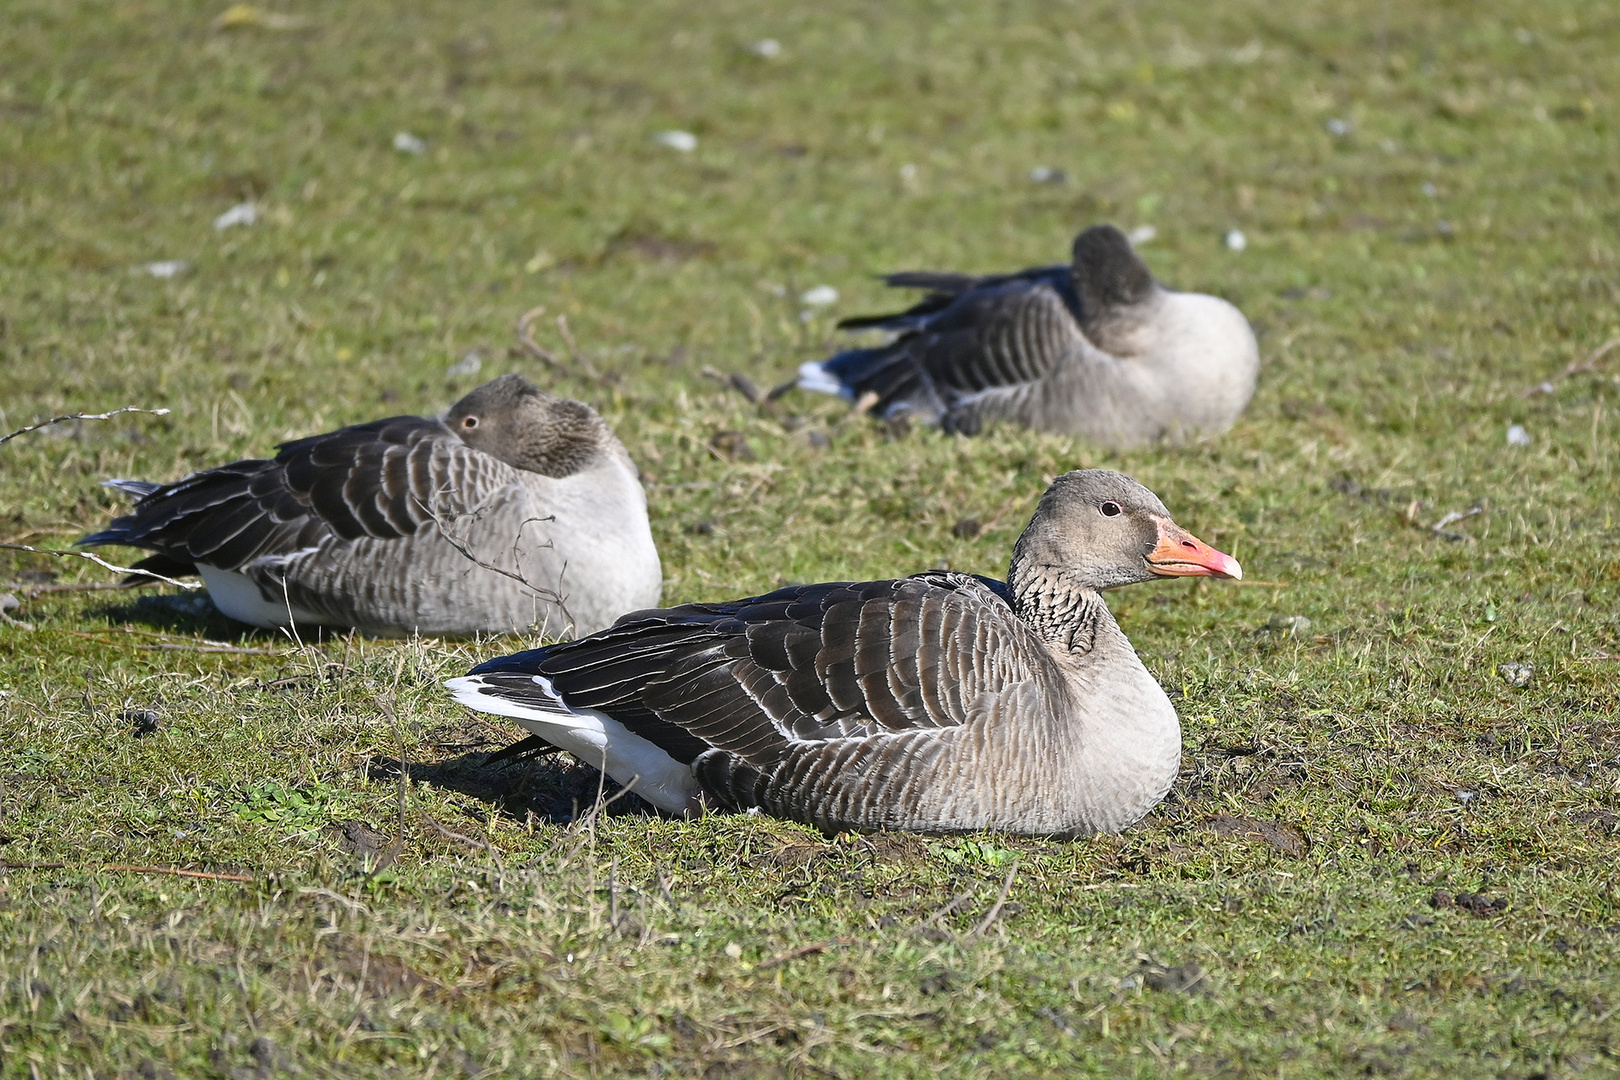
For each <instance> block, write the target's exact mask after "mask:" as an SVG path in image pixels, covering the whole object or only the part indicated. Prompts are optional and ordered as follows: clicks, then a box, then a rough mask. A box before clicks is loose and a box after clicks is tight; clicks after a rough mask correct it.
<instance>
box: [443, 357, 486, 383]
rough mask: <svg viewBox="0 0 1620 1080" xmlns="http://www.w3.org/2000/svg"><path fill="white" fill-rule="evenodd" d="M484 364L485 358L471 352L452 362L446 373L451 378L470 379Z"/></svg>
mask: <svg viewBox="0 0 1620 1080" xmlns="http://www.w3.org/2000/svg"><path fill="white" fill-rule="evenodd" d="M483 366H484V358H483V357H481V356H479V355H478V354H477V353H475V352H470V353H468V354H467V355H466V356H463V357H462V358H461V359H460V360H457V361H456V362H455V363H453V364H451V365H450V367H449V368H448V369H446V371H445V373H444V374H445V376H446V377H447V378H451V379H469V378H471V377H472V376H474V375H476V374H478V369H479V368H481V367H483Z"/></svg>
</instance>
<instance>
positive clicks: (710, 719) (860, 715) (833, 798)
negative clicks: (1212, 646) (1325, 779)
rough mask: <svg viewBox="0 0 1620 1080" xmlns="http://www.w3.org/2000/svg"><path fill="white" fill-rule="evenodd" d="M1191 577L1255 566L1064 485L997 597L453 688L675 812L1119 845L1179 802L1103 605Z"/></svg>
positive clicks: (807, 612) (803, 607)
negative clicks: (1105, 594) (1106, 593)
mask: <svg viewBox="0 0 1620 1080" xmlns="http://www.w3.org/2000/svg"><path fill="white" fill-rule="evenodd" d="M1184 575H1208V576H1213V577H1229V578H1236V577H1241V576H1242V570H1241V569H1240V568H1239V566H1238V564H1237V561H1236V560H1235V559H1232V558H1231V557H1230V556H1227V555H1223V554H1221V553H1220V552H1218V551H1215V550H1214V549H1212V548H1210V547H1209V546H1208V545H1206V544H1204V543H1202V542H1201V541H1199V540H1197V539H1195V538H1194V537H1193V536H1192V535H1190V534H1189V533H1187V532H1186V531H1185V530H1183V529H1182V528H1180V527H1179V526H1177V525H1176V524H1175V522H1173V521H1172V520H1171V519H1170V513H1169V511H1167V510H1166V509H1165V508H1164V504H1163V503H1161V502H1160V501H1159V500H1158V499H1157V498H1156V497H1155V496H1154V495H1153V493H1152V492H1150V491H1148V490H1147V489H1146V488H1144V487H1142V485H1140V484H1138V483H1136V482H1135V481H1134V480H1131V479H1130V478H1129V477H1126V476H1122V475H1121V474H1119V473H1116V472H1109V471H1106V470H1101V469H1093V470H1086V471H1083V472H1071V473H1068V474H1066V475H1064V476H1060V477H1058V479H1057V480H1056V481H1055V482H1054V483H1053V484H1052V486H1051V487H1050V488H1049V489H1048V490H1047V492H1046V494H1045V495H1044V496H1042V498H1041V501H1040V505H1039V507H1038V508H1037V509H1036V511H1035V517H1034V519H1033V520H1032V521H1031V522H1030V523H1029V527H1028V528H1027V529H1025V530H1024V534H1023V535H1022V536H1021V537H1019V539H1018V543H1017V545H1016V546H1015V547H1014V548H1013V556H1012V566H1011V569H1010V571H1009V574H1008V581H1007V583H1006V584H1003V583H1001V582H999V581H995V580H993V579H990V578H982V577H977V576H974V575H970V574H958V573H949V572H942V571H930V572H927V573H922V574H917V575H915V576H913V577H908V578H901V579H899V580H897V581H870V582H863V583H857V584H851V583H847V582H840V583H835V584H827V585H800V586H794V587H791V588H786V589H780V590H778V591H776V592H773V593H769V594H767V595H765V596H758V597H752V598H749V599H746V600H735V601H731V602H729V603H721V604H686V605H683V606H681V607H676V608H670V609H668V610H662V611H638V612H634V613H632V614H629V615H626V616H625V617H624V618H622V619H620V620H619V621H618V622H617V623H615V624H614V625H613V627H612V628H611V629H609V630H604V631H602V632H601V633H599V634H593V635H592V636H590V637H587V638H583V639H581V640H578V641H573V642H569V643H567V644H563V645H553V646H550V647H548V648H543V649H535V650H532V651H530V652H523V653H518V654H516V655H514V656H507V657H503V658H501V659H498V660H491V661H489V662H488V663H486V664H482V665H480V666H479V667H476V668H474V669H473V671H472V672H471V674H469V675H466V676H465V677H463V678H459V679H452V680H450V682H449V683H448V685H449V687H450V689H451V691H452V692H453V693H454V694H455V696H456V698H457V699H458V700H459V701H461V702H462V703H463V704H465V705H468V706H470V707H471V708H474V709H478V710H481V711H483V712H489V713H495V714H497V715H500V716H508V717H511V718H513V719H515V720H516V721H517V722H518V723H520V724H522V725H523V726H524V727H526V728H528V729H529V730H530V731H532V732H534V733H535V735H537V736H539V738H540V739H543V740H545V741H546V742H549V743H551V744H554V745H555V746H558V747H561V748H563V749H565V750H568V751H569V752H571V753H573V754H574V755H576V756H577V757H579V758H581V759H582V760H584V761H585V762H587V763H588V764H591V765H594V766H596V767H598V768H601V769H603V770H604V771H605V772H606V773H607V774H608V775H610V776H611V777H613V779H614V780H616V781H618V782H619V783H620V784H624V785H627V786H630V787H631V789H632V790H634V791H635V792H636V793H637V794H639V795H640V796H641V797H642V798H644V799H646V800H648V801H649V802H651V803H653V804H654V805H655V806H657V807H658V808H660V809H662V810H665V811H668V812H671V813H676V814H691V813H696V812H699V811H701V810H702V809H703V808H705V807H718V808H725V809H731V810H749V809H754V808H758V809H759V810H761V811H764V812H765V813H769V814H772V815H775V816H777V817H782V818H789V819H791V820H794V821H802V822H806V823H808V824H812V825H816V826H818V827H820V828H822V829H824V830H827V831H836V830H841V829H912V830H921V831H927V832H956V831H965V830H973V829H997V830H1002V831H1005V832H1013V833H1024V834H1032V835H1077V834H1085V833H1092V832H1118V831H1119V830H1121V829H1124V828H1126V827H1127V826H1129V825H1131V824H1132V823H1134V822H1136V821H1138V820H1140V819H1141V818H1142V816H1143V815H1144V814H1146V813H1147V812H1148V811H1149V810H1151V809H1152V808H1153V807H1154V806H1156V805H1157V804H1158V802H1159V801H1160V800H1161V799H1162V798H1164V795H1165V793H1166V792H1167V791H1168V790H1169V788H1170V784H1171V782H1172V781H1173V780H1174V779H1175V777H1176V773H1177V771H1178V769H1179V768H1180V762H1181V728H1180V725H1179V723H1178V722H1177V719H1176V712H1175V710H1174V709H1173V708H1172V707H1171V705H1170V700H1169V699H1168V698H1167V697H1165V694H1164V691H1163V690H1162V689H1160V687H1159V684H1158V683H1157V682H1155V681H1154V679H1153V676H1152V675H1150V674H1148V671H1147V669H1146V668H1144V667H1143V666H1142V663H1141V661H1140V660H1138V659H1137V657H1136V653H1135V651H1134V650H1132V648H1131V643H1130V642H1129V641H1127V640H1126V638H1125V635H1124V633H1122V632H1121V631H1120V629H1119V626H1118V625H1117V624H1116V623H1115V622H1114V620H1113V617H1112V616H1111V615H1110V614H1109V613H1108V607H1107V605H1106V604H1105V603H1104V602H1103V598H1102V595H1101V593H1102V591H1103V590H1105V589H1112V588H1115V587H1117V586H1120V585H1128V584H1131V583H1132V582H1137V581H1149V580H1151V579H1153V578H1155V577H1161V576H1168V577H1177V576H1184ZM519 745H521V744H519Z"/></svg>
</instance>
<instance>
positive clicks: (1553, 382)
mask: <svg viewBox="0 0 1620 1080" xmlns="http://www.w3.org/2000/svg"><path fill="white" fill-rule="evenodd" d="M1617 348H1620V337H1617V338H1610V339H1609V340H1608V341H1605V342H1604V343H1603V344H1602V345H1599V346H1598V347H1597V348H1596V349H1594V350H1592V351H1591V352H1590V353H1588V354H1587V356H1586V359H1584V360H1571V361H1570V362H1569V364H1568V365H1567V366H1566V367H1565V368H1564V370H1563V371H1560V372H1559V373H1558V374H1557V375H1554V376H1553V377H1552V378H1550V379H1548V380H1546V381H1545V382H1539V383H1537V384H1536V385H1534V386H1532V387H1531V388H1530V389H1528V390H1525V391H1522V392H1521V393H1520V394H1519V396H1520V397H1522V398H1527V397H1535V396H1536V395H1537V394H1550V393H1552V392H1553V390H1554V389H1555V388H1556V387H1557V385H1558V384H1559V383H1561V382H1563V381H1564V380H1565V379H1567V378H1569V377H1570V376H1571V375H1579V374H1582V373H1583V372H1587V371H1596V370H1597V365H1598V361H1599V360H1602V359H1603V358H1604V357H1605V356H1607V355H1608V354H1609V353H1611V352H1613V351H1614V350H1615V349H1617Z"/></svg>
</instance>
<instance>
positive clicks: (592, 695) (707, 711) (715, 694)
mask: <svg viewBox="0 0 1620 1080" xmlns="http://www.w3.org/2000/svg"><path fill="white" fill-rule="evenodd" d="M1028 634H1029V631H1028V630H1027V628H1025V627H1024V626H1023V624H1022V623H1021V622H1020V621H1019V620H1018V619H1017V618H1016V616H1014V615H1013V613H1012V609H1011V608H1010V607H1009V606H1008V605H1007V602H1006V601H1005V600H1004V599H1003V598H1002V597H1001V596H999V595H997V594H996V593H995V592H993V591H992V590H991V589H989V588H987V587H985V586H984V585H983V584H981V583H979V582H978V581H977V580H976V579H974V578H971V577H967V576H965V575H929V576H927V577H917V578H904V579H900V580H897V581H878V582H866V583H860V584H846V583H835V584H828V585H814V586H799V587H795V588H792V589H785V590H781V591H778V592H776V593H771V594H768V595H766V596H761V597H755V598H751V599H748V600H741V601H736V602H734V603H730V604H723V605H689V606H687V607H682V608H673V609H670V610H668V611H660V612H647V613H640V614H638V616H636V617H635V618H633V619H623V620H620V622H619V623H617V624H615V626H614V627H613V628H611V629H609V630H606V631H603V632H602V633H600V634H597V635H594V636H592V637H590V638H585V639H581V640H579V641H575V642H569V643H567V644H565V645H558V646H551V647H549V648H545V649H538V650H534V651H532V652H529V653H519V654H517V655H515V656H509V657H503V658H501V659H499V660H494V661H491V662H489V663H487V664H484V665H481V666H480V667H478V668H476V669H474V671H473V672H472V674H473V675H474V676H478V677H480V681H481V682H482V684H483V692H485V693H489V694H492V695H494V696H497V697H507V698H510V699H512V700H513V701H516V702H519V703H523V702H524V701H525V700H526V699H527V698H533V699H534V701H533V702H531V703H530V704H534V705H535V706H536V707H538V708H542V709H543V708H546V707H547V706H546V705H545V704H544V700H543V699H550V700H552V701H555V700H557V699H559V698H560V699H561V701H562V702H564V703H566V706H567V708H568V709H570V710H580V709H592V710H597V711H600V712H603V713H606V714H607V715H609V716H611V717H613V718H614V719H615V720H618V721H619V722H620V723H622V724H624V725H625V726H626V727H627V728H629V729H630V730H631V731H633V732H635V733H636V734H638V735H640V736H642V737H643V738H646V739H649V740H650V741H652V742H654V743H655V744H657V745H658V746H660V747H662V748H663V749H664V750H666V751H667V752H668V753H670V754H671V755H672V756H674V757H676V758H677V759H678V760H681V761H685V762H692V761H694V760H695V759H696V758H697V757H699V756H701V755H702V754H704V753H706V752H708V751H711V750H721V751H724V752H725V753H727V754H730V755H734V756H736V757H737V758H739V759H741V760H743V761H745V762H747V763H749V764H750V765H753V766H756V767H766V766H769V765H770V764H772V763H774V762H776V761H779V760H780V759H781V758H782V757H783V756H784V755H785V754H786V753H787V752H788V751H789V749H790V748H791V747H792V746H793V745H795V744H804V743H815V742H822V741H828V740H838V739H863V738H869V737H872V736H878V735H884V734H891V733H896V732H906V731H913V732H925V731H929V730H942V729H947V728H954V727H959V726H961V725H963V724H965V723H967V722H968V721H969V720H970V719H971V718H972V716H973V710H974V705H975V703H976V702H977V701H979V700H980V699H981V697H982V696H983V695H985V694H989V693H993V692H996V691H997V690H998V689H1000V688H1004V687H1006V686H1009V685H1012V684H1015V683H1017V682H1020V681H1024V680H1028V679H1031V678H1034V677H1036V675H1037V672H1036V671H1035V670H1034V668H1033V667H1032V666H1031V661H1030V657H1031V656H1032V655H1034V654H1033V653H1032V651H1031V650H1030V649H1029V648H1028V644H1029V643H1028V642H1027V641H1025V640H1023V639H1024V638H1027V636H1028ZM535 676H539V677H541V678H542V679H543V680H545V682H546V683H547V684H548V685H549V687H550V691H551V692H550V693H548V692H547V690H546V688H544V687H540V686H539V684H537V683H536V682H535Z"/></svg>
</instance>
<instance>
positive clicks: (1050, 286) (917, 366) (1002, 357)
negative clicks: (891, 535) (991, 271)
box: [799, 225, 1260, 447]
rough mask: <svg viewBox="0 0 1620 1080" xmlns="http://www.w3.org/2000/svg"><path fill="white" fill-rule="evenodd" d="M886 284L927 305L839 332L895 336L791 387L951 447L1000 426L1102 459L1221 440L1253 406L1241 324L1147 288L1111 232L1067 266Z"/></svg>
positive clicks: (919, 276)
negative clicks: (1142, 448) (1156, 445)
mask: <svg viewBox="0 0 1620 1080" xmlns="http://www.w3.org/2000/svg"><path fill="white" fill-rule="evenodd" d="M885 280H886V281H887V282H888V284H890V285H893V286H898V287H904V288H913V289H926V290H928V295H927V296H926V297H924V299H923V300H922V301H921V302H920V303H918V304H917V305H916V306H914V307H912V308H910V309H909V310H907V311H903V312H900V313H898V314H894V315H876V316H864V317H858V318H852V319H845V320H844V321H843V322H841V323H840V324H839V325H840V326H843V327H848V328H873V329H880V330H889V331H892V332H894V333H895V334H896V335H898V336H897V337H896V338H895V339H894V340H893V341H892V342H891V343H890V344H888V345H884V346H881V347H878V348H871V349H854V350H851V351H849V352H845V353H840V354H839V355H837V356H834V357H832V358H831V359H828V360H823V361H820V362H813V363H806V364H804V365H802V366H801V367H800V369H799V386H801V387H802V388H804V389H807V390H819V391H822V392H825V393H833V394H841V395H843V396H844V397H846V398H849V399H850V400H852V401H858V400H861V399H862V398H865V399H866V403H867V404H868V406H869V407H871V408H872V409H873V410H874V411H875V412H876V413H877V414H878V415H880V416H887V417H890V418H894V417H898V416H901V415H914V416H917V417H918V418H919V419H924V420H926V421H927V422H929V423H934V424H939V425H941V426H942V427H944V428H945V429H947V430H950V431H958V432H962V433H964V434H974V433H976V432H978V431H979V430H981V428H983V426H984V425H986V424H987V423H990V422H993V421H1002V420H1005V421H1010V422H1013V423H1018V424H1023V425H1025V426H1028V427H1033V428H1042V429H1045V430H1047V431H1056V432H1062V433H1068V434H1075V435H1081V436H1084V437H1085V438H1087V439H1090V440H1091V441H1093V442H1096V443H1098V444H1100V445H1103V446H1109V447H1126V446H1137V445H1140V444H1143V443H1149V442H1154V441H1157V440H1160V439H1178V438H1188V437H1192V436H1197V435H1203V434H1209V433H1213V432H1220V431H1225V430H1226V429H1227V428H1229V427H1231V426H1232V423H1233V421H1235V420H1236V419H1237V418H1238V416H1239V415H1240V414H1241V413H1242V412H1243V410H1244V408H1245V407H1246V406H1247V405H1248V403H1249V398H1250V397H1252V396H1253V395H1254V386H1255V378H1256V376H1257V374H1258V372H1259V369H1260V351H1259V348H1258V346H1257V345H1256V343H1255V338H1254V331H1253V330H1252V329H1251V328H1250V326H1249V322H1248V320H1247V319H1245V318H1244V317H1243V313H1242V312H1240V311H1239V310H1238V309H1237V308H1235V307H1233V306H1232V305H1231V304H1229V303H1227V302H1226V301H1225V300H1222V299H1220V298H1218V297H1214V296H1206V295H1204V294H1201V293H1184V292H1176V291H1174V290H1171V289H1167V288H1165V287H1164V286H1162V285H1160V284H1159V283H1158V282H1157V281H1155V280H1154V279H1153V275H1152V274H1151V273H1149V272H1148V268H1147V265H1146V264H1145V263H1143V262H1142V259H1141V257H1140V256H1138V255H1137V253H1136V252H1135V251H1134V250H1133V249H1132V248H1131V243H1130V241H1129V240H1128V239H1126V237H1125V235H1124V234H1123V233H1121V232H1120V231H1119V230H1118V229H1116V228H1114V227H1113V226H1112V225H1096V226H1093V227H1091V228H1089V229H1087V230H1085V231H1084V232H1082V233H1081V234H1080V235H1079V236H1078V237H1076V238H1075V241H1074V250H1073V259H1072V260H1071V262H1070V263H1069V265H1067V266H1044V267H1035V268H1033V269H1029V270H1023V271H1019V272H1017V273H1012V274H998V275H992V276H988V277H976V276H974V275H971V274H949V273H929V272H923V273H902V274H892V275H890V276H889V277H887V278H886V279H885Z"/></svg>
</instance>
